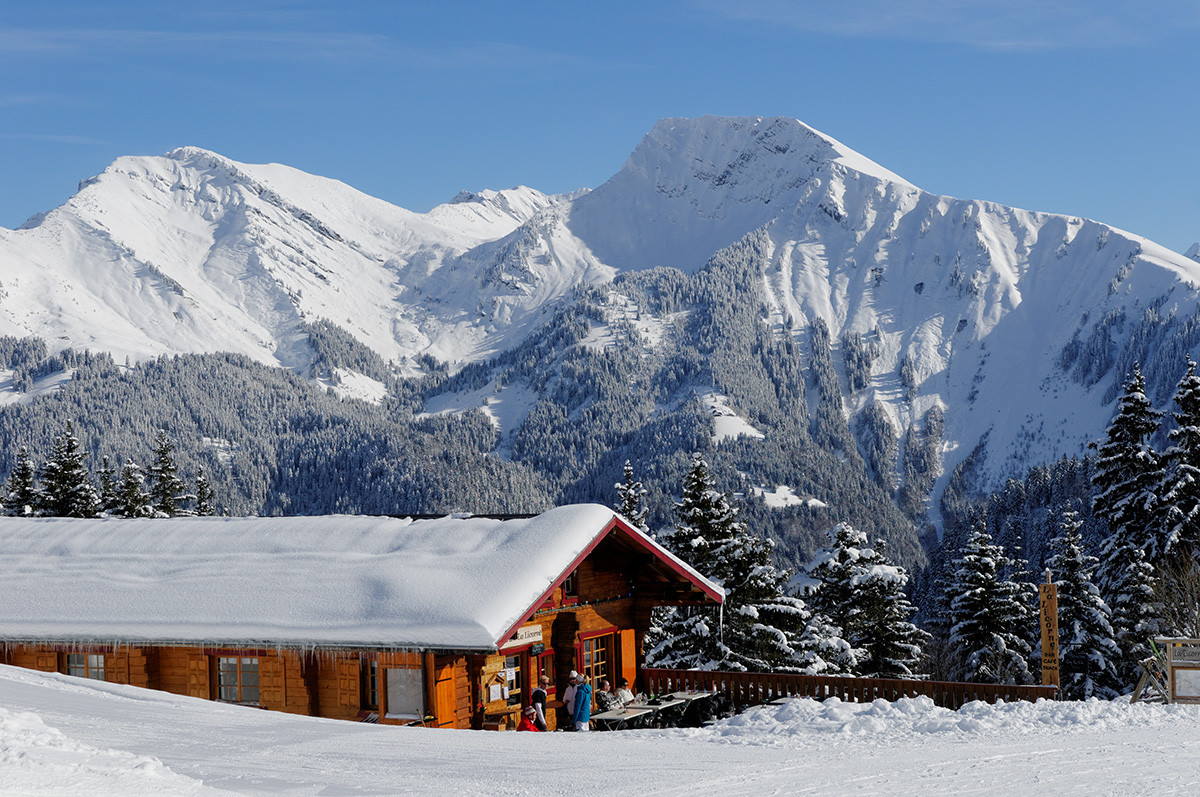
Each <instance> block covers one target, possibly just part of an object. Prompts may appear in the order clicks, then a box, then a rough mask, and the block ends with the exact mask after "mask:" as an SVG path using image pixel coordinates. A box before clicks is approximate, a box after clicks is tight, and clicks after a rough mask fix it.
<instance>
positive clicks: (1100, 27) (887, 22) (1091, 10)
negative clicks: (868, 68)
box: [694, 0, 1200, 49]
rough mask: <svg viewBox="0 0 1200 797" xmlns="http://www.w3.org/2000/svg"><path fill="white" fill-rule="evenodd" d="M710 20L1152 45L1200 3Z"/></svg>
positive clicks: (961, 3)
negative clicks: (738, 20)
mask: <svg viewBox="0 0 1200 797" xmlns="http://www.w3.org/2000/svg"><path fill="white" fill-rule="evenodd" d="M694 2H695V4H696V5H697V6H698V7H701V8H703V9H705V10H706V11H708V12H709V13H712V14H715V15H718V16H721V17H725V18H734V19H741V20H744V21H747V22H761V23H769V24H772V25H785V26H787V27H790V28H793V29H796V30H801V31H806V32H812V33H825V34H832V35H837V36H845V37H850V38H869V39H893V40H907V41H927V42H941V43H951V44H965V45H970V46H975V47H981V48H996V49H1004V48H1059V47H1084V48H1087V47H1112V46H1141V45H1151V44H1154V43H1155V42H1157V41H1161V40H1162V39H1164V38H1165V37H1168V36H1171V35H1175V34H1178V33H1181V32H1185V31H1195V30H1197V29H1200V0H1140V1H1135V2H1130V1H1129V0H842V2H840V3H830V2H817V1H816V0H739V2H737V3H725V2H720V0H694Z"/></svg>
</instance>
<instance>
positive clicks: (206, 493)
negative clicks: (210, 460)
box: [196, 465, 216, 517]
mask: <svg viewBox="0 0 1200 797" xmlns="http://www.w3.org/2000/svg"><path fill="white" fill-rule="evenodd" d="M213 500H214V495H213V488H212V485H211V484H209V481H208V477H207V476H206V475H204V466H203V465H201V466H200V468H199V469H198V470H197V472H196V514H197V515H200V516H202V517H203V516H207V515H212V514H214V513H215V512H216V507H215V505H214V503H213Z"/></svg>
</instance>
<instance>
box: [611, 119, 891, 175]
mask: <svg viewBox="0 0 1200 797" xmlns="http://www.w3.org/2000/svg"><path fill="white" fill-rule="evenodd" d="M664 153H686V154H687V155H689V156H691V157H694V158H695V157H698V158H699V159H700V160H701V161H702V162H703V163H704V164H706V165H707V166H708V167H710V169H716V170H717V172H718V174H717V175H716V177H715V179H716V181H717V182H716V184H717V185H728V184H730V183H731V182H732V181H734V180H735V179H736V178H737V176H739V175H750V176H753V177H756V178H759V177H762V176H763V172H764V171H770V170H776V171H777V170H781V169H782V170H786V171H795V170H796V167H797V166H799V165H801V164H806V163H808V164H812V163H840V164H841V165H843V166H845V167H847V168H850V169H854V170H855V171H858V172H862V173H863V174H867V175H870V176H872V177H877V178H879V179H881V180H886V181H888V182H898V183H904V184H906V185H908V184H909V183H908V182H907V181H906V180H904V179H903V178H902V177H900V176H898V175H897V174H895V173H894V172H891V171H889V170H887V169H885V168H883V167H882V166H880V165H879V164H877V163H875V162H874V161H872V160H870V159H869V158H866V157H864V156H863V155H860V154H859V153H857V152H855V151H854V150H852V149H850V148H849V147H847V146H846V145H845V144H843V143H841V142H840V141H838V140H837V139H834V138H832V137H830V136H827V135H825V134H824V133H822V132H820V131H819V130H816V129H815V128H812V127H809V126H808V125H806V124H805V123H804V122H801V121H800V120H799V119H791V118H788V117H783V116H773V117H763V116H701V117H697V118H694V119H685V118H670V119H662V120H660V121H659V122H658V124H656V125H655V126H654V128H653V129H652V130H651V131H650V132H649V133H648V134H647V135H646V136H645V138H643V139H642V142H641V144H639V145H638V148H637V150H635V151H634V154H633V155H632V156H631V157H630V161H635V160H638V159H639V158H640V159H645V160H646V161H650V160H654V161H656V162H657V161H659V160H661V158H662V156H663V154H664ZM627 165H628V164H627ZM697 168H698V169H701V168H703V167H701V166H700V164H699V163H698V164H697Z"/></svg>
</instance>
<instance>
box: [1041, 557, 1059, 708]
mask: <svg viewBox="0 0 1200 797" xmlns="http://www.w3.org/2000/svg"><path fill="white" fill-rule="evenodd" d="M1038 614H1039V615H1041V618H1042V685H1043V686H1051V685H1053V686H1060V685H1061V683H1060V681H1059V674H1058V587H1057V586H1056V585H1055V584H1053V583H1051V582H1050V571H1049V570H1047V571H1046V583H1045V584H1040V585H1038Z"/></svg>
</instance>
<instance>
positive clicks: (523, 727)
mask: <svg viewBox="0 0 1200 797" xmlns="http://www.w3.org/2000/svg"><path fill="white" fill-rule="evenodd" d="M536 718H537V709H535V708H534V707H533V706H528V707H527V708H526V709H525V713H524V715H523V716H522V717H521V721H520V723H518V724H517V730H519V731H534V732H536V733H541V732H542V729H541V728H539V727H538V726H537V725H536V724H534V720H535V719H536Z"/></svg>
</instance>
